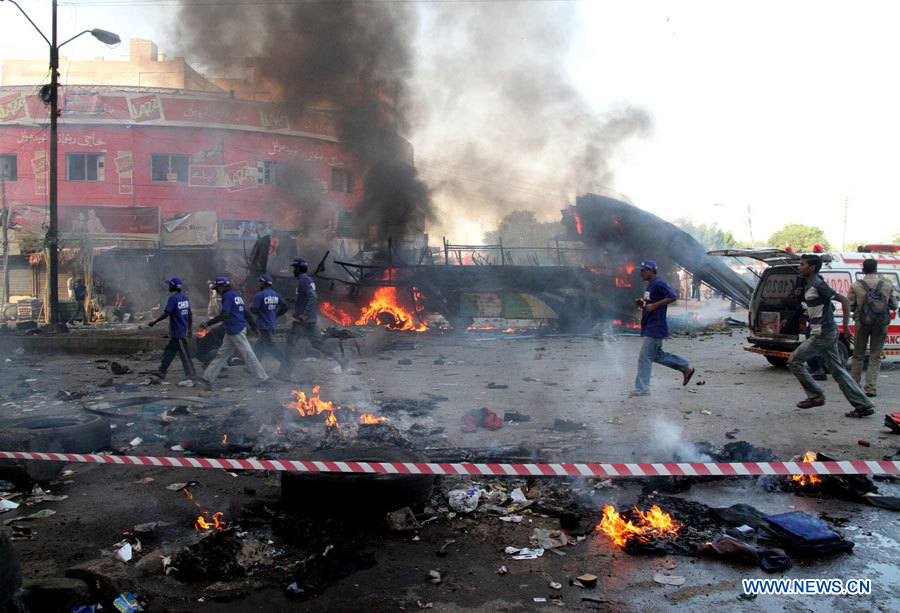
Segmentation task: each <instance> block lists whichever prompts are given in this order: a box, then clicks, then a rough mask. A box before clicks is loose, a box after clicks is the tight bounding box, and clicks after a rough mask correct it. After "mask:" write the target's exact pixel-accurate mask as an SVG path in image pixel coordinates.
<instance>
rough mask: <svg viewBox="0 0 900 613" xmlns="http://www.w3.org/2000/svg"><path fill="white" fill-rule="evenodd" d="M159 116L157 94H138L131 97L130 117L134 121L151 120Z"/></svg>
mask: <svg viewBox="0 0 900 613" xmlns="http://www.w3.org/2000/svg"><path fill="white" fill-rule="evenodd" d="M160 117H161V116H160V112H159V98H158V97H157V96H139V97H137V98H132V99H131V118H132V119H134V120H135V121H152V120H154V119H160Z"/></svg>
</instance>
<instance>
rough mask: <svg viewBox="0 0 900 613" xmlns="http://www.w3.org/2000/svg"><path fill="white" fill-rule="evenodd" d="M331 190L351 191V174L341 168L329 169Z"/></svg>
mask: <svg viewBox="0 0 900 613" xmlns="http://www.w3.org/2000/svg"><path fill="white" fill-rule="evenodd" d="M331 191H333V192H344V193H347V194H349V193H351V192H352V191H353V175H352V174H351V173H350V171H349V170H345V169H343V168H332V169H331Z"/></svg>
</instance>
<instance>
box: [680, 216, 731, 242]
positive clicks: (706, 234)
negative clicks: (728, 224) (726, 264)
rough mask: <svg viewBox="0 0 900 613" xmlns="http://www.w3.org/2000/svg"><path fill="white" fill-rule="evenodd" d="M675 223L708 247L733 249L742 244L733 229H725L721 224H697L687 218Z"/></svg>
mask: <svg viewBox="0 0 900 613" xmlns="http://www.w3.org/2000/svg"><path fill="white" fill-rule="evenodd" d="M675 225H676V226H678V227H679V228H681V229H682V230H684V231H685V232H687V233H688V234H690V235H691V236H693V237H694V238H695V239H697V242H698V243H700V244H701V245H703V246H704V247H706V248H707V249H732V248H734V247H740V246H742V245H741V243H740V242H739V241H738V240H737V239H736V238H735V237H734V235H733V234H732V233H731V230H723V229H722V228H720V227H719V224H717V223H716V222H712V223H711V224H709V225H707V224H700V225H699V226H695V225H694V224H693V223H691V222H689V221H688V220H687V219H684V218H682V219H676V220H675Z"/></svg>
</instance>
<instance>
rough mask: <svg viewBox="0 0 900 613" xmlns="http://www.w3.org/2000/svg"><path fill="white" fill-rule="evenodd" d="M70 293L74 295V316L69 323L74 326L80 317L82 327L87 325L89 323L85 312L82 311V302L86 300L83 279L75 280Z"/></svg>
mask: <svg viewBox="0 0 900 613" xmlns="http://www.w3.org/2000/svg"><path fill="white" fill-rule="evenodd" d="M72 291H73V292H74V293H75V314H74V315H72V317H71V318H70V319H69V323H70V324H74V323H75V320H76V319H78V318H79V317H80V318H81V321H82V322H83V323H84V325H88V324H89V323H90V322H89V321H88V316H87V312H85V310H84V301H85V300H87V286H86V285H85V284H84V279H75V286H74V287H73V288H72Z"/></svg>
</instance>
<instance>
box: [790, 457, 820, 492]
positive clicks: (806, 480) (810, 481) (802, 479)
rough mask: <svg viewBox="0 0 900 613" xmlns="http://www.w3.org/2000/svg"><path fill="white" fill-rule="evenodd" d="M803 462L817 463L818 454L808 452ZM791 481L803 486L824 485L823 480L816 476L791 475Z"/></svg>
mask: <svg viewBox="0 0 900 613" xmlns="http://www.w3.org/2000/svg"><path fill="white" fill-rule="evenodd" d="M802 461H803V462H815V461H816V454H815V453H814V452H812V451H807V452H806V453H805V454H803V460H802ZM791 480H793V481H796V482H797V483H799V484H800V485H801V486H803V485H815V484H816V483H822V479H820V478H819V477H817V476H816V475H791Z"/></svg>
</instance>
